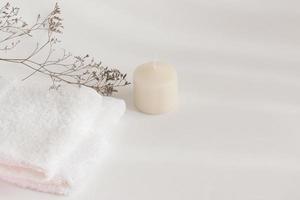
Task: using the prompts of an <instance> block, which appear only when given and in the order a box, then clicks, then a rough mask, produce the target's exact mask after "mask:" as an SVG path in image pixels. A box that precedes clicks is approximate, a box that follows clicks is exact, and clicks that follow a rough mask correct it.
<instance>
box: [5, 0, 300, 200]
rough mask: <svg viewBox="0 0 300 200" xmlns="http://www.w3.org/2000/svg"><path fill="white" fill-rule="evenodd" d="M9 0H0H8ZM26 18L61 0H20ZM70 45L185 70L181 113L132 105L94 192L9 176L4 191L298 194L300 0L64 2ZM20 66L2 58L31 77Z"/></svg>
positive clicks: (211, 196)
mask: <svg viewBox="0 0 300 200" xmlns="http://www.w3.org/2000/svg"><path fill="white" fill-rule="evenodd" d="M2 2H5V1H3V0H1V3H2ZM13 2H14V3H15V4H16V5H18V6H19V7H21V8H22V11H21V14H22V15H23V16H24V19H28V20H27V21H30V20H33V19H34V17H35V16H36V15H37V14H38V13H41V14H42V15H43V14H44V15H46V14H47V13H48V12H49V11H50V10H51V9H52V7H53V6H54V3H55V1H41V0H16V1H13ZM59 3H60V6H61V7H62V12H63V16H64V20H65V21H64V24H65V30H64V36H63V43H62V45H63V46H64V48H66V49H68V50H70V51H72V52H73V53H74V54H78V55H82V54H85V53H89V54H91V55H94V56H95V57H96V58H99V59H101V60H102V61H103V62H104V63H105V64H107V65H110V66H118V68H120V69H121V70H122V71H125V72H127V73H128V74H129V78H130V77H131V74H132V72H133V70H134V69H135V67H136V66H137V65H139V64H142V63H144V62H147V61H150V60H153V59H156V60H163V61H166V62H169V63H171V64H173V65H174V66H175V67H176V68H177V71H178V73H179V79H180V97H181V106H180V109H179V110H178V111H177V112H174V113H170V114H166V115H161V116H149V115H144V114H142V113H139V112H137V111H136V110H135V108H134V106H133V104H132V99H131V88H130V87H129V88H127V89H124V90H122V91H120V93H119V95H118V96H119V97H121V98H124V99H125V100H126V102H127V106H128V110H127V113H126V115H125V116H124V118H123V120H122V121H121V123H120V125H119V126H118V128H117V130H116V131H115V132H114V137H113V140H112V153H111V156H110V157H109V159H108V160H106V161H105V162H104V163H103V167H102V168H100V167H99V171H98V172H96V173H95V174H94V176H93V180H92V181H91V182H90V183H89V185H87V189H85V192H84V193H82V194H80V195H79V196H70V197H57V196H53V195H48V194H42V193H36V192H32V191H28V190H23V189H19V188H16V187H14V186H11V185H9V184H6V183H3V182H0V199H5V200H17V199H22V200H25V199H45V200H55V199H70V200H71V199H72V200H79V199H91V200H96V199H103V200H120V199H122V200H125V199H128V200H141V199H143V200H148V199H149V200H153V199H156V200H159V199H161V200H165V199H170V200H177V199H190V200H196V199H197V200H198V199H201V200H217V199H222V200H235V199H237V200H238V199H243V200H270V199H272V200H283V199H286V200H299V198H300V190H299V188H300V145H299V142H300V123H299V122H300V93H299V91H300V90H299V89H300V9H299V7H300V2H299V1H298V0H215V1H210V0H179V1H172V0H151V1H147V0H102V1H99V0H85V1H83V0H72V1H71V0H69V1H67V0H64V1H62V0H61V1H59ZM28 72H29V71H26V70H25V69H24V68H23V66H11V65H6V64H5V63H0V74H1V75H2V76H6V77H17V78H22V77H24V76H25V75H26V74H28Z"/></svg>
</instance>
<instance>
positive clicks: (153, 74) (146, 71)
mask: <svg viewBox="0 0 300 200" xmlns="http://www.w3.org/2000/svg"><path fill="white" fill-rule="evenodd" d="M134 80H135V81H143V82H148V81H150V82H153V83H154V82H170V81H176V80H177V73H176V70H175V68H174V67H173V66H172V65H169V64H166V63H162V62H148V63H145V64H142V65H140V66H138V67H137V69H136V70H135V72H134Z"/></svg>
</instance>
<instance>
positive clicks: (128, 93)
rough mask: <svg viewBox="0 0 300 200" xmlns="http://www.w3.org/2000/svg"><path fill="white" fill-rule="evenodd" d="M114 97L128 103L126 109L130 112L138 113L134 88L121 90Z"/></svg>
mask: <svg viewBox="0 0 300 200" xmlns="http://www.w3.org/2000/svg"><path fill="white" fill-rule="evenodd" d="M114 96H115V97H116V98H120V99H123V100H124V101H125V102H126V107H127V109H128V110H131V111H136V112H137V111H138V110H137V108H136V107H135V106H134V102H133V91H132V86H129V87H124V88H121V89H120V90H119V91H118V92H117V94H115V95H114Z"/></svg>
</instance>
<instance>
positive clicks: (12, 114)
mask: <svg viewBox="0 0 300 200" xmlns="http://www.w3.org/2000/svg"><path fill="white" fill-rule="evenodd" d="M0 85H2V87H1V86H0V178H1V179H3V180H6V181H9V182H12V183H15V184H17V185H19V186H23V187H27V188H31V189H35V190H39V191H43V192H50V193H56V194H67V193H68V192H69V191H70V190H71V189H73V188H76V184H79V185H80V184H83V182H82V180H85V177H84V175H85V174H86V172H87V171H89V170H88V167H89V166H90V165H91V164H92V163H94V162H95V161H97V160H100V159H101V154H103V153H104V152H105V150H106V149H107V145H106V143H107V138H106V137H107V136H108V135H107V134H108V133H109V130H110V128H111V127H113V125H114V124H116V123H117V122H118V120H119V119H120V117H121V116H122V115H123V113H124V111H125V104H124V102H123V101H121V100H117V99H114V98H109V97H101V96H100V95H98V94H97V93H96V92H94V91H93V90H90V89H87V88H80V89H79V88H77V87H73V86H65V87H63V88H61V89H60V90H58V91H56V90H50V91H49V90H47V89H46V87H44V86H40V85H39V84H32V83H31V84H27V83H26V82H18V81H14V82H9V83H7V82H5V81H4V82H2V83H1V82H0Z"/></svg>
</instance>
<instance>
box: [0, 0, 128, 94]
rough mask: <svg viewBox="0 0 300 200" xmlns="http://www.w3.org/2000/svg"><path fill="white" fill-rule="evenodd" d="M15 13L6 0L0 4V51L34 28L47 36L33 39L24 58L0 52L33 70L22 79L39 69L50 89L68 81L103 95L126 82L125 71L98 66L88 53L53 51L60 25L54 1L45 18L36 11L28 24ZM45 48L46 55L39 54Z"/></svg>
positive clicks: (59, 13) (33, 30) (5, 60)
mask: <svg viewBox="0 0 300 200" xmlns="http://www.w3.org/2000/svg"><path fill="white" fill-rule="evenodd" d="M18 14H19V8H16V7H12V6H11V5H10V4H9V3H7V4H6V5H5V6H4V7H2V8H0V53H1V50H2V52H3V51H5V52H6V51H9V50H12V49H14V48H16V47H17V45H18V44H20V43H21V41H22V39H25V38H28V37H33V34H34V32H37V31H46V32H47V33H48V34H47V39H46V40H45V41H44V42H43V43H40V42H37V45H36V48H35V49H34V50H33V51H32V52H30V54H29V55H28V56H26V57H24V58H4V57H2V56H1V54H0V61H3V62H10V63H18V64H22V65H23V66H26V67H28V68H30V69H32V70H33V72H32V73H31V74H29V75H28V76H27V77H25V78H24V79H23V80H26V79H28V78H30V77H31V76H33V75H34V74H36V73H42V74H45V75H48V76H49V77H50V78H51V80H52V86H51V88H52V89H58V88H59V87H60V86H61V83H68V84H73V85H78V86H79V87H81V86H84V87H88V88H91V89H94V90H96V91H97V92H98V93H99V94H102V95H105V96H108V95H112V94H113V93H114V92H117V88H118V87H122V86H126V85H129V84H130V83H129V82H128V81H126V74H123V73H121V72H120V71H119V70H117V69H109V68H108V67H104V66H102V64H101V62H96V61H95V60H94V59H93V58H90V56H89V55H85V56H72V54H71V53H66V51H63V53H61V55H60V56H57V55H55V56H54V55H53V53H54V51H55V50H56V45H57V44H58V43H59V42H60V41H59V40H58V39H57V37H56V35H57V34H62V30H63V28H64V27H63V25H62V18H61V16H60V15H61V11H60V8H59V6H58V4H56V5H55V7H54V9H53V11H52V12H51V13H50V14H49V15H48V16H46V17H45V18H43V19H42V18H41V16H40V15H38V16H37V19H36V21H35V23H34V24H33V25H31V26H29V25H28V24H27V23H26V22H25V21H23V20H22V18H21V17H19V15H18ZM45 51H46V55H44V54H43V53H45ZM41 57H42V58H43V59H42V61H41ZM54 57H55V58H54ZM38 58H39V59H38Z"/></svg>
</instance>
